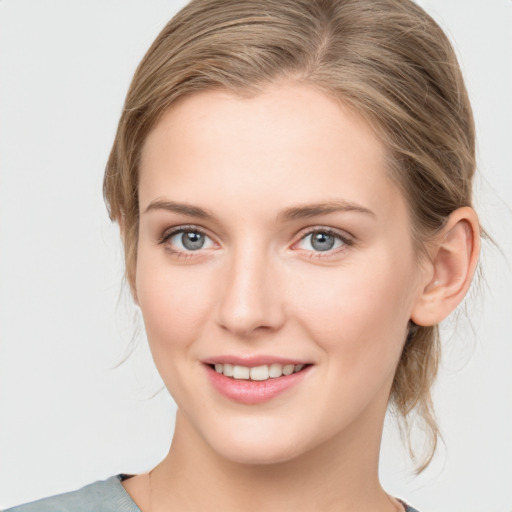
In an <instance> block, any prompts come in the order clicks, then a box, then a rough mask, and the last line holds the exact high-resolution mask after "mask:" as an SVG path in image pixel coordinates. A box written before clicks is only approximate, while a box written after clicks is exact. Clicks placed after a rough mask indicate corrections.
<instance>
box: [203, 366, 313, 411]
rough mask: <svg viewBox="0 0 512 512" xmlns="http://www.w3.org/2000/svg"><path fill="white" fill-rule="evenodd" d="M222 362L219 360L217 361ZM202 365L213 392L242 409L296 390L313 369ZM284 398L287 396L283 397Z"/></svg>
mask: <svg viewBox="0 0 512 512" xmlns="http://www.w3.org/2000/svg"><path fill="white" fill-rule="evenodd" d="M220 361H222V359H220ZM220 361H219V360H218V359H217V360H216V361H208V362H205V364H204V367H205V368H206V370H207V376H208V380H209V381H210V383H211V385H212V387H213V389H215V390H216V391H217V392H218V393H220V394H221V395H223V396H224V397H225V398H228V399H229V400H231V401H234V402H238V403H240V404H245V405H257V404H260V403H263V402H268V401H270V400H272V399H273V398H275V397H277V396H278V395H281V394H283V393H285V392H287V391H288V392H293V389H297V388H300V383H301V382H302V381H303V380H304V379H305V378H307V376H308V375H309V374H310V373H311V369H312V367H313V366H314V365H313V364H311V363H302V362H298V361H295V362H293V363H292V362H290V361H283V362H282V363H277V362H268V364H262V363H264V361H261V360H260V361H254V362H253V364H252V365H250V366H246V365H241V364H236V363H237V362H240V361H236V360H232V361H231V362H226V361H224V362H220ZM287 396H288V397H289V396H290V395H287Z"/></svg>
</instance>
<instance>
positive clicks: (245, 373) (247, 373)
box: [212, 363, 306, 381]
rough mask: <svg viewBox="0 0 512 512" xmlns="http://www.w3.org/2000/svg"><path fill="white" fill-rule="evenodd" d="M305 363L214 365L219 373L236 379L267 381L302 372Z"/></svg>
mask: <svg viewBox="0 0 512 512" xmlns="http://www.w3.org/2000/svg"><path fill="white" fill-rule="evenodd" d="M304 366H306V365H304V364H284V365H283V364H279V363H273V364H270V365H267V364H264V365H261V366H253V367H250V366H241V365H233V364H229V363H224V364H222V363H217V364H215V365H212V367H213V368H214V369H215V371H216V372H217V373H221V374H223V375H224V376H225V377H230V378H232V379H236V380H256V381H265V380H268V379H277V378H279V377H282V376H287V375H291V374H292V373H297V372H300V371H301V370H302V369H303V368H304Z"/></svg>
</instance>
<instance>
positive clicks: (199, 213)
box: [144, 199, 213, 219]
mask: <svg viewBox="0 0 512 512" xmlns="http://www.w3.org/2000/svg"><path fill="white" fill-rule="evenodd" d="M152 210H166V211H169V212H174V213H180V214H182V215H187V216H188V217H196V218H198V219H212V218H213V214H212V213H211V212H210V211H208V210H203V209H202V208H199V207H198V206H192V205H190V204H186V203H177V202H176V201H164V200H163V199H156V200H155V201H151V203H149V206H148V207H147V208H146V209H145V210H144V213H148V212H150V211H152Z"/></svg>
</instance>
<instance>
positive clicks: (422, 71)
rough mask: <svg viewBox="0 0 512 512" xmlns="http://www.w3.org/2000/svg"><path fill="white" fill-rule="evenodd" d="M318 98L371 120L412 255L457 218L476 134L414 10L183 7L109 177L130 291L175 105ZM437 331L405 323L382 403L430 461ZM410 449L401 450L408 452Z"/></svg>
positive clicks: (132, 93)
mask: <svg viewBox="0 0 512 512" xmlns="http://www.w3.org/2000/svg"><path fill="white" fill-rule="evenodd" d="M282 79H286V80H292V81H296V82H297V83H303V84H308V85H311V86H313V87H316V88H318V89H319V90H321V91H322V92H324V93H325V94H327V95H329V96H330V97H334V98H336V99H339V100H340V101H342V102H343V103H344V104H345V105H348V106H349V107H350V108H352V109H353V110H354V111H356V112H357V113H358V114H359V115H360V116H362V117H363V118H364V119H365V120H367V121H368V122H369V123H370V125H371V126H372V128H373V129H374V131H375V134H376V135H377V137H378V138H379V139H380V140H381V142H382V143H383V144H384V146H385V147H386V149H387V157H388V162H387V166H388V169H389V173H390V176H391V177H392V178H393V179H394V180H395V182H396V183H397V185H398V186H399V187H400V189H401V191H402V193H403V195H404V197H405V198H406V201H407V204H408V208H409V212H410V216H411V225H412V233H411V236H412V237H413V240H414V243H415V246H416V248H417V251H418V256H419V257H421V256H422V254H423V255H424V251H423V248H424V246H425V245H424V244H425V242H426V241H428V239H429V237H431V236H432V235H433V234H435V233H436V232H437V231H438V230H439V229H440V228H442V227H443V225H444V222H445V221H446V219H447V217H448V216H449V215H450V214H451V213H452V212H453V211H454V210H456V209H457V208H459V207H462V206H471V205H472V197H471V196H472V179H473V175H474V171H475V132H474V122H473V116H472V112H471V106H470V103H469V100H468V95H467V92H466V88H465V85H464V81H463V77H462V74H461V71H460V67H459V64H458V62H457V58H456V56H455V53H454V51H453V48H452V46H451V44H450V42H449V40H448V38H447V37H446V35H445V34H444V33H443V31H442V30H441V28H440V27H439V26H438V25H437V23H436V22H435V21H434V20H433V19H432V18H431V17H430V16H429V15H428V14H427V13H426V12H425V11H423V9H421V8H420V7H419V6H418V5H416V4H415V3H413V2H412V1H410V0H192V1H191V2H190V3H189V4H187V5H186V6H185V7H184V8H183V9H182V10H181V11H179V12H178V14H176V15H175V16H174V17H173V18H172V19H171V21H170V22H169V23H168V24H167V25H166V26H165V28H164V29H163V30H162V31H161V33H160V34H159V35H158V37H157V38H156V40H155V41H154V43H153V44H152V45H151V47H150V48H149V50H148V51H147V53H146V55H145V56H144V58H143V59H142V61H141V63H140V64H139V66H138V68H137V70H136V72H135V75H134V77H133V80H132V83H131V85H130V88H129V91H128V94H127V97H126V101H125V104H124V108H123V111H122V115H121V118H120V121H119V125H118V130H117V134H116V137H115V141H114V144H113V147H112V151H111V153H110V157H109V159H108V163H107V166H106V172H105V177H104V196H105V200H106V203H107V207H108V209H109V214H110V216H111V218H112V219H113V220H116V221H117V222H119V223H120V224H121V225H122V233H123V243H124V251H125V261H126V278H127V281H128V283H129V284H130V286H131V287H132V290H133V288H134V281H135V268H136V260H137V242H138V225H139V203H138V183H139V161H140V156H141V151H142V148H143V146H144V142H145V140H146V138H147V136H148V134H149V132H150V131H151V130H152V128H154V127H155V125H156V124H157V123H158V121H159V119H160V118H161V116H162V115H163V114H164V113H165V112H166V111H167V109H168V108H169V107H170V106H171V105H172V104H173V103H174V102H176V101H177V100H178V99H180V98H183V97H185V96H186V95H191V94H194V93H196V92H199V91H204V90H208V89H215V88H218V89H223V90H227V91H229V92H231V93H233V94H237V95H243V96H249V97H250V96H254V95H256V94H258V91H261V90H262V88H263V87H265V86H266V85H268V84H270V83H272V82H275V81H277V80H282ZM439 357H440V341H439V333H438V327H437V326H427V327H420V326H416V325H414V324H412V323H411V324H410V329H409V335H408V336H407V339H406V340H404V348H403V351H402V354H401V358H400V361H399V363H398V366H397V369H396V374H395V378H394V382H393V386H392V390H391V395H390V400H389V404H390V407H391V409H392V410H393V411H394V412H395V414H396V415H397V417H398V419H399V420H400V424H401V425H402V427H405V429H404V428H403V429H402V431H403V432H404V433H406V437H407V439H409V440H410V436H409V434H410V431H409V430H410V425H411V419H413V418H414V419H416V420H417V419H419V420H420V421H421V422H422V424H423V429H422V432H423V433H424V440H425V443H426V445H427V446H428V449H427V450H426V452H425V453H424V456H423V458H421V459H420V460H419V461H418V466H417V467H418V471H421V470H422V469H424V468H425V467H426V466H427V465H428V463H429V462H430V460H431V458H432V456H433V454H434V451H435V447H436V444H437V440H438V437H439V431H438V427H437V424H436V421H435V417H434V411H433V405H432V399H431V386H432V383H433V381H434V379H435V376H436V374H437V370H438V364H439ZM409 447H410V443H409Z"/></svg>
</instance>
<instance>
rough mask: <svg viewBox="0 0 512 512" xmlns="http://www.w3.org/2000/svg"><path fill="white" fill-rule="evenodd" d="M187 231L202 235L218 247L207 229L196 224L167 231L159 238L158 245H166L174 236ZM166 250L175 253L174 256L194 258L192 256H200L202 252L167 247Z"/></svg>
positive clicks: (182, 225) (171, 228)
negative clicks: (195, 254) (180, 255)
mask: <svg viewBox="0 0 512 512" xmlns="http://www.w3.org/2000/svg"><path fill="white" fill-rule="evenodd" d="M186 231H192V232H195V233H200V234H201V235H204V236H205V237H206V238H208V239H209V240H211V241H212V242H213V243H214V244H216V245H218V243H217V242H216V241H215V240H214V238H213V237H212V236H210V235H209V234H208V232H207V231H206V230H205V229H203V228H202V227H200V226H197V225H195V224H181V225H179V226H172V227H170V228H167V229H165V230H164V231H163V233H162V235H161V236H159V237H158V239H157V244H159V245H164V244H166V243H167V242H168V241H169V240H170V239H171V238H172V237H173V236H175V235H177V234H179V233H183V232H186ZM166 249H167V250H169V251H170V252H172V253H174V254H183V255H187V256H192V255H194V253H198V254H199V253H201V252H202V249H198V250H197V251H191V250H189V251H183V250H181V249H176V248H173V247H166Z"/></svg>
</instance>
